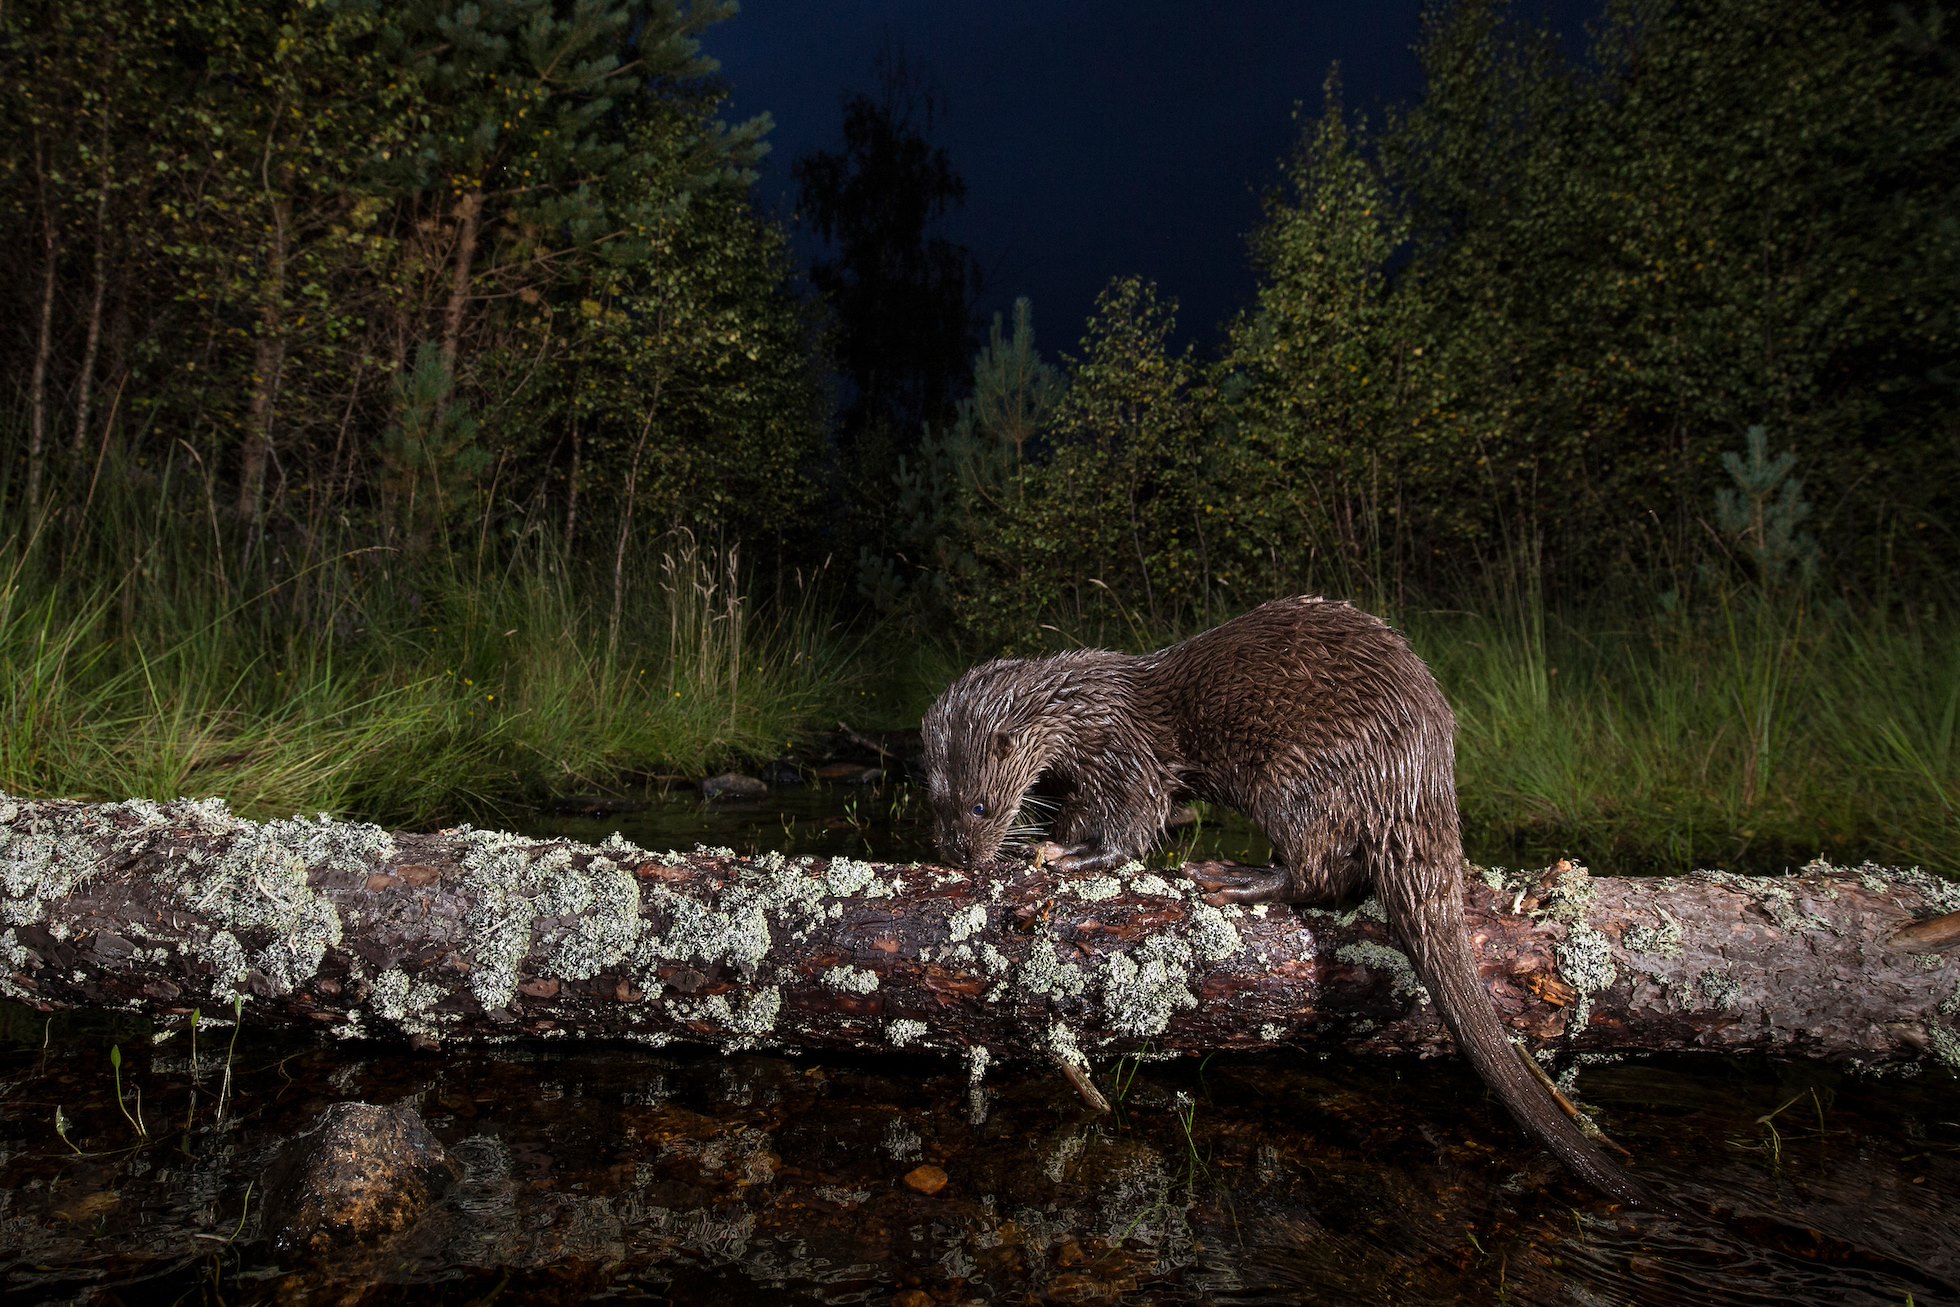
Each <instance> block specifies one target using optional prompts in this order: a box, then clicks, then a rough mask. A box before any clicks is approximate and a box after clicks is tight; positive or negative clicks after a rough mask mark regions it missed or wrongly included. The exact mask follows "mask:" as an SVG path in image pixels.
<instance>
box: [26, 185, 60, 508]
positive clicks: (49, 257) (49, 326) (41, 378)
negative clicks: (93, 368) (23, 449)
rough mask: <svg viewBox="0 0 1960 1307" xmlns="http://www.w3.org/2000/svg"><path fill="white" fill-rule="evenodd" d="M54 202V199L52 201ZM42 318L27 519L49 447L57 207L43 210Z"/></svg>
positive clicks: (30, 399)
mask: <svg viewBox="0 0 1960 1307" xmlns="http://www.w3.org/2000/svg"><path fill="white" fill-rule="evenodd" d="M48 203H49V205H50V206H51V205H52V200H50V201H48ZM41 219H42V237H41V261H42V274H41V320H40V324H39V326H38V327H37V328H36V330H35V336H34V367H33V370H32V372H30V373H29V374H28V379H27V505H26V507H27V514H26V517H27V520H28V521H29V522H30V523H31V522H33V521H34V518H35V515H36V514H37V513H39V512H40V509H41V478H42V474H43V471H44V468H45V466H46V463H47V449H48V364H49V362H50V361H51V360H52V359H53V357H54V291H55V264H56V261H57V259H56V246H55V235H54V209H53V208H52V207H44V208H43V210H42V213H41Z"/></svg>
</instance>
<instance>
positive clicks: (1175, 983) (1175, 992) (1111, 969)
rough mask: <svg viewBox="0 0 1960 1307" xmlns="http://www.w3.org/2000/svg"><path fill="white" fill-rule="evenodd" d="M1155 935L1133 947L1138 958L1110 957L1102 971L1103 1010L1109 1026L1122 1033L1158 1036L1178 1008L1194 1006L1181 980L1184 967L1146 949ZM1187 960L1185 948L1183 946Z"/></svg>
mask: <svg viewBox="0 0 1960 1307" xmlns="http://www.w3.org/2000/svg"><path fill="white" fill-rule="evenodd" d="M1156 938H1157V937H1153V938H1152V939H1151V940H1147V941H1145V947H1142V948H1139V949H1137V953H1138V954H1139V955H1142V960H1141V961H1138V960H1137V958H1136V957H1133V956H1131V955H1130V954H1128V953H1117V954H1114V955H1112V956H1111V957H1110V959H1109V961H1108V962H1107V963H1106V964H1105V965H1104V967H1103V972H1102V998H1103V1011H1104V1012H1105V1013H1106V1014H1107V1016H1108V1024H1109V1027H1110V1029H1112V1030H1117V1031H1121V1032H1123V1033H1125V1034H1131V1035H1141V1036H1145V1037H1148V1036H1150V1035H1161V1034H1163V1033H1164V1031H1165V1030H1167V1029H1169V1028H1170V1024H1171V1017H1172V1016H1173V1015H1174V1014H1175V1013H1176V1012H1178V1011H1179V1010H1181V1009H1186V1008H1195V1007H1197V1006H1198V999H1197V996H1196V995H1195V994H1193V993H1192V992H1191V987H1190V985H1189V984H1188V983H1187V982H1186V980H1185V967H1184V966H1183V965H1179V964H1178V963H1177V962H1175V961H1167V959H1166V958H1165V957H1164V956H1162V955H1161V952H1159V955H1158V956H1151V954H1150V952H1148V951H1146V950H1147V946H1148V945H1149V944H1150V943H1154V942H1156ZM1184 952H1185V960H1186V961H1187V962H1188V959H1189V949H1188V948H1187V949H1185V950H1184Z"/></svg>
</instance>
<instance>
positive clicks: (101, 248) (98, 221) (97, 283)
mask: <svg viewBox="0 0 1960 1307" xmlns="http://www.w3.org/2000/svg"><path fill="white" fill-rule="evenodd" d="M99 148H100V150H101V152H102V158H101V163H100V166H99V167H98V168H97V170H96V176H95V262H94V266H93V268H92V269H91V271H92V274H93V280H94V286H93V288H92V290H91V292H90V295H89V305H88V330H87V333H86V335H85V336H84V337H83V340H82V366H81V376H80V378H79V380H78V381H77V382H76V386H75V440H74V449H73V451H72V453H71V455H70V457H69V462H70V464H71V465H73V466H74V467H76V468H79V467H81V465H82V460H83V459H84V458H86V457H88V444H89V441H88V433H89V417H90V414H91V409H92V408H93V406H94V403H95V357H96V352H97V350H98V349H99V348H100V347H101V344H102V302H103V299H104V297H105V296H106V295H107V294H108V289H109V157H110V156H109V126H108V115H107V114H106V113H105V114H104V115H103V126H102V141H101V145H100V147H99Z"/></svg>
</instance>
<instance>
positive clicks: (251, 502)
mask: <svg viewBox="0 0 1960 1307" xmlns="http://www.w3.org/2000/svg"><path fill="white" fill-rule="evenodd" d="M292 216H293V205H292V201H291V200H290V199H288V198H286V197H285V196H284V195H279V196H276V197H274V198H273V200H272V247H271V249H270V250H268V251H267V253H266V273H265V286H264V290H263V292H262V294H263V295H264V297H265V298H264V303H263V304H262V305H261V306H260V308H259V338H258V341H257V343H256V344H255V345H254V346H253V349H252V400H251V404H250V408H249V411H248V413H247V415H246V424H245V425H246V430H245V448H244V450H243V453H242V455H241V457H240V459H239V467H238V516H239V518H240V519H241V520H242V521H243V522H244V523H245V524H246V525H247V526H257V525H258V522H259V516H260V513H261V511H262V510H263V507H264V504H263V500H264V495H265V469H266V464H267V462H268V461H269V460H270V459H271V457H272V426H273V419H274V415H275V414H276V412H277V411H278V405H279V378H280V374H281V373H282V372H283V371H284V370H285V366H286V315H285V307H284V305H285V299H286V256H287V247H288V245H289V243H290V240H291V234H290V232H291V227H292Z"/></svg>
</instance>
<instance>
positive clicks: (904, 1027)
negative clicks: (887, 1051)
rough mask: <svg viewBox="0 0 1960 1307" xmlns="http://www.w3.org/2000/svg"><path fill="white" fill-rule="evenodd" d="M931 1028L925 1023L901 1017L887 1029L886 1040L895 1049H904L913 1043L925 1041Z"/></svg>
mask: <svg viewBox="0 0 1960 1307" xmlns="http://www.w3.org/2000/svg"><path fill="white" fill-rule="evenodd" d="M928 1030H930V1027H929V1026H927V1025H926V1023H925V1022H923V1021H918V1020H915V1019H914V1018H912V1017H900V1018H898V1020H896V1021H893V1022H892V1023H891V1024H889V1025H887V1026H886V1027H885V1040H886V1042H887V1043H889V1044H890V1045H891V1046H892V1047H893V1048H904V1047H905V1046H906V1045H908V1044H911V1043H912V1042H913V1041H915V1040H918V1039H923V1038H924V1037H925V1035H926V1033H927V1031H928Z"/></svg>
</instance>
